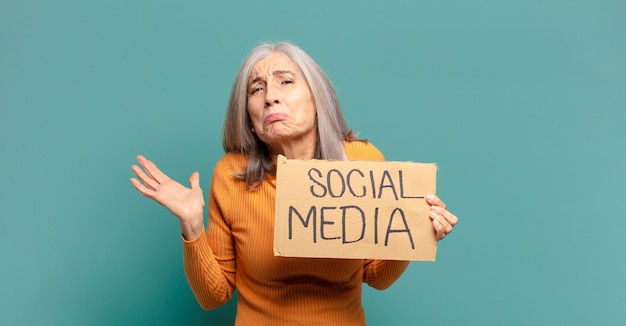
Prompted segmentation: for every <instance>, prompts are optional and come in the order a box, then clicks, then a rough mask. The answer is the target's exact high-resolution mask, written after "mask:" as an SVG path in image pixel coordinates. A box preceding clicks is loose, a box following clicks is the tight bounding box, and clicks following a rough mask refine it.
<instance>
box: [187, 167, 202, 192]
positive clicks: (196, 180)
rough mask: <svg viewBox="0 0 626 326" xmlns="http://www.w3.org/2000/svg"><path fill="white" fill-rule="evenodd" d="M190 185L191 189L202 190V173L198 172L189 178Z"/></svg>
mask: <svg viewBox="0 0 626 326" xmlns="http://www.w3.org/2000/svg"><path fill="white" fill-rule="evenodd" d="M189 185H190V186H191V189H194V188H200V172H198V171H196V172H194V173H192V174H191V176H190V177H189Z"/></svg>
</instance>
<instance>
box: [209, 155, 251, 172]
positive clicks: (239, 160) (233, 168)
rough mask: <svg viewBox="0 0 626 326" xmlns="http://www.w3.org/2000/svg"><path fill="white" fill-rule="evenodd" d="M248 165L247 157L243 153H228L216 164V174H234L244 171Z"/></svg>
mask: <svg viewBox="0 0 626 326" xmlns="http://www.w3.org/2000/svg"><path fill="white" fill-rule="evenodd" d="M246 164H248V158H247V156H245V155H243V154H241V153H226V154H224V156H222V158H220V160H219V161H217V163H216V164H215V171H214V173H216V174H222V173H228V174H232V173H233V172H234V173H238V172H242V171H244V169H245V167H246Z"/></svg>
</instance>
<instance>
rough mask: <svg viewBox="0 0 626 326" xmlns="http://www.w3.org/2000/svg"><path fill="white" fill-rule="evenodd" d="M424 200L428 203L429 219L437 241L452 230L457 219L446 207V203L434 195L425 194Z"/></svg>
mask: <svg viewBox="0 0 626 326" xmlns="http://www.w3.org/2000/svg"><path fill="white" fill-rule="evenodd" d="M426 202H428V204H430V214H429V215H430V219H431V220H432V221H433V227H434V228H435V238H436V239H437V241H439V240H441V239H443V238H445V237H446V235H448V234H449V233H450V232H452V228H454V226H455V225H456V223H457V222H458V221H459V219H458V218H457V217H456V216H455V215H454V214H452V213H450V212H449V211H448V210H447V209H446V204H444V203H443V201H441V199H439V197H437V196H435V195H428V196H426Z"/></svg>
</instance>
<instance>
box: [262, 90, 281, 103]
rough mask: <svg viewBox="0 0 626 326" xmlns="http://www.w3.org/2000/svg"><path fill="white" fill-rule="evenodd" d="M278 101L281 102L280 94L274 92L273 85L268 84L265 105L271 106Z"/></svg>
mask: <svg viewBox="0 0 626 326" xmlns="http://www.w3.org/2000/svg"><path fill="white" fill-rule="evenodd" d="M278 103H279V101H278V96H277V94H276V93H275V92H274V90H273V87H269V86H266V87H265V107H269V106H272V105H274V104H278Z"/></svg>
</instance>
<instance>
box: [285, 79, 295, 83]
mask: <svg viewBox="0 0 626 326" xmlns="http://www.w3.org/2000/svg"><path fill="white" fill-rule="evenodd" d="M283 84H293V80H291V79H285V80H283Z"/></svg>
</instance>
